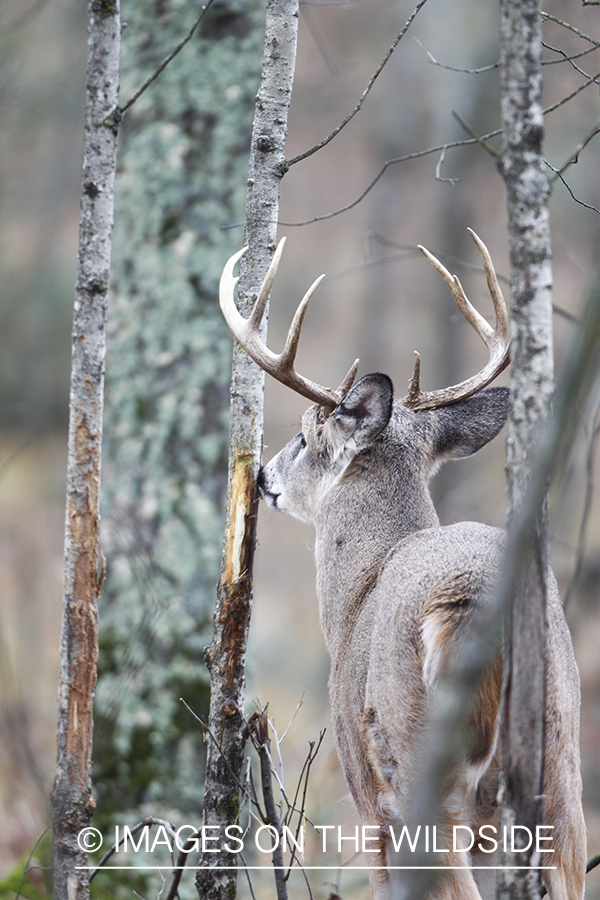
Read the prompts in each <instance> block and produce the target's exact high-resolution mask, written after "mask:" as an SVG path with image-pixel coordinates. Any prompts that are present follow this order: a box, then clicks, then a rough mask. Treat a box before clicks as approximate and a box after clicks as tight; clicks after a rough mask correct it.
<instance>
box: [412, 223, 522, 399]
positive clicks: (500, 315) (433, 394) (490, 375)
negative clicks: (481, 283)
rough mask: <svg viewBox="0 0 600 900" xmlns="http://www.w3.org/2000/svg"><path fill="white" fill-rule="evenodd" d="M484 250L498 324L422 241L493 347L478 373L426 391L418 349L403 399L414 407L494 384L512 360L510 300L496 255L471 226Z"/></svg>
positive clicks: (464, 311) (462, 308) (467, 316)
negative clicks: (473, 301)
mask: <svg viewBox="0 0 600 900" xmlns="http://www.w3.org/2000/svg"><path fill="white" fill-rule="evenodd" d="M467 231H468V232H469V234H470V235H471V237H472V238H473V240H474V241H475V243H476V244H477V247H478V249H479V252H480V253H481V258H482V260H483V268H484V270H485V277H486V279H487V283H488V289H489V292H490V294H491V297H492V301H493V304H494V311H495V314H496V324H495V326H494V328H492V326H491V325H490V324H489V323H488V322H486V320H485V319H484V318H483V316H481V315H480V314H479V313H478V312H477V310H476V309H475V307H474V306H472V305H471V303H470V302H469V300H468V299H467V295H466V294H465V292H464V290H463V287H462V285H461V283H460V281H459V280H458V276H456V275H451V274H450V272H449V271H448V270H447V269H446V268H445V267H444V266H443V265H442V264H441V262H440V261H439V260H438V259H436V258H435V256H433V254H432V253H430V252H429V250H426V249H425V247H421V246H420V245H419V250H421V251H422V253H424V254H425V256H426V257H427V259H428V260H429V262H430V263H431V264H432V266H433V267H434V268H435V269H437V271H438V272H439V273H440V275H441V276H442V278H443V279H444V281H445V282H446V284H447V285H448V287H449V288H450V292H451V293H452V296H453V297H454V301H455V303H456V305H457V306H458V308H459V309H460V311H461V313H462V314H463V316H464V317H465V319H466V320H467V322H469V324H470V325H472V326H473V328H474V329H475V331H476V332H477V334H478V335H479V337H480V338H481V340H482V341H483V343H484V344H485V345H486V347H487V348H488V349H489V351H490V358H489V361H488V363H487V365H486V366H484V368H483V369H482V370H481V371H480V372H479V373H478V374H477V375H472V376H471V378H467V379H466V380H465V381H461V382H460V384H455V385H453V386H452V387H447V388H442V389H441V390H438V391H422V390H421V388H420V368H421V360H420V357H419V354H418V353H417V352H416V351H415V368H414V371H413V375H412V378H411V381H410V384H409V388H408V394H407V395H406V397H403V398H402V400H401V401H400V402H401V403H403V404H404V406H408V407H410V409H435V408H436V407H438V406H448V405H449V404H450V403H455V402H456V401H457V400H462V399H464V398H465V397H471V396H472V395H473V394H476V393H477V392H478V391H480V390H481V389H482V388H484V387H486V385H488V384H490V383H491V382H492V381H493V380H494V378H495V377H496V376H497V375H499V374H500V372H502V370H503V369H505V368H506V366H507V365H508V363H509V362H510V341H509V338H508V313H507V310H506V303H505V301H504V297H503V296H502V291H501V290H500V285H499V284H498V279H497V277H496V273H495V271H494V266H493V264H492V258H491V256H490V254H489V251H488V249H487V247H486V246H485V244H484V243H483V241H482V240H481V238H479V237H477V235H476V234H475V232H474V231H472V230H471V229H470V228H468V229H467Z"/></svg>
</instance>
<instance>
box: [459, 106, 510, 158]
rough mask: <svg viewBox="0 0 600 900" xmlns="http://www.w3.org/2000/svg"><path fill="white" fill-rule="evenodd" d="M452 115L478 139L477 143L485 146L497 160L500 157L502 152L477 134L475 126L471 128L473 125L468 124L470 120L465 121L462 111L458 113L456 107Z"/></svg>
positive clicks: (468, 132)
mask: <svg viewBox="0 0 600 900" xmlns="http://www.w3.org/2000/svg"><path fill="white" fill-rule="evenodd" d="M452 115H453V116H454V118H455V119H456V121H457V122H458V123H459V125H462V127H463V128H464V129H465V131H466V132H467V134H470V135H471V137H472V138H474V139H475V140H476V141H477V143H478V144H479V145H480V146H481V147H483V149H484V150H485V151H486V152H487V153H489V154H490V156H492V157H493V158H494V159H495V160H496V161H497V160H499V159H500V152H499V151H498V150H496V149H495V148H494V147H492V145H491V144H489V143H488V142H487V141H485V140H484V139H483V138H482V137H480V136H479V135H478V134H477V132H476V131H475V130H474V129H473V128H471V126H470V125H469V124H468V122H465V120H464V119H463V117H462V116H461V115H460V113H458V112H457V111H456V110H455V109H453V110H452Z"/></svg>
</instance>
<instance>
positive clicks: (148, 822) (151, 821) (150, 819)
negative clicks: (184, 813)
mask: <svg viewBox="0 0 600 900" xmlns="http://www.w3.org/2000/svg"><path fill="white" fill-rule="evenodd" d="M152 825H162V826H163V828H164V829H165V830H166V831H168V832H169V833H170V834H171V835H172V836H176V834H177V832H176V831H175V829H174V828H173V825H172V824H171V822H168V821H167V820H166V819H157V818H155V817H154V816H146V818H145V819H142V821H141V822H138V823H137V825H134V826H133V828H129V829H128V833H127V834H123V837H122V838H120V839H119V840H118V841H116V842H115V843H114V844H113V845H112V847H111V848H110V849H109V850H107V851H106V853H105V854H104V856H103V857H102V859H101V860H100V862H99V863H98V865H97V866H96V868H95V869H93V870H92V872H91V874H90V883H91V882H92V881H93V880H94V878H95V877H96V875H97V874H98V872H99V871H100V869H101V868H102V867H103V866H104V864H105V863H106V862H107V861H108V860H109V859H110V858H111V856H112V855H113V853H116V852H117V850H118V849H119V847H120V846H121V844H123V843H124V842H125V841H126V840H127V838H128V837H133V835H134V834H137V833H138V831H141V830H142V828H149V827H151V826H152Z"/></svg>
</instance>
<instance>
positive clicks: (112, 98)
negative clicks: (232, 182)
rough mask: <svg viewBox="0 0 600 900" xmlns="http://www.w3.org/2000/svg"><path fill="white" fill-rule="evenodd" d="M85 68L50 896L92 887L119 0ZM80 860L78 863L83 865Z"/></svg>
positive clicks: (94, 25) (101, 13)
mask: <svg viewBox="0 0 600 900" xmlns="http://www.w3.org/2000/svg"><path fill="white" fill-rule="evenodd" d="M88 28H89V34H88V68H87V83H86V91H87V97H86V122H85V137H84V157H83V190H82V197H81V218H80V231H79V262H78V275H77V285H76V292H75V304H74V317H73V335H72V369H71V393H70V400H69V448H68V469H67V503H66V517H65V557H64V573H65V577H64V604H63V626H62V637H61V667H60V686H59V696H58V731H57V774H56V779H55V782H54V790H53V793H52V823H53V830H54V897H55V898H56V900H59V898H61V900H62V898H67V897H68V900H75V898H86V897H88V896H89V883H88V871H87V865H88V857H87V853H86V852H83V851H82V849H81V847H80V846H79V844H78V841H77V838H78V834H79V832H80V830H81V829H82V828H84V827H86V826H87V825H89V822H90V818H91V816H92V813H93V811H94V806H95V804H94V800H93V798H92V785H91V758H92V731H93V717H92V701H93V697H94V688H95V685H96V662H97V658H98V606H97V601H98V593H99V588H100V581H101V574H100V573H101V569H102V566H101V565H99V546H98V529H99V524H100V513H99V493H100V461H101V448H102V407H103V390H104V354H105V340H104V334H105V323H106V306H107V297H108V280H109V271H110V249H111V235H112V224H113V199H114V178H115V161H116V140H117V129H116V126H115V123H114V122H113V121H112V120H111V119H110V114H111V112H112V111H113V110H114V109H115V107H116V105H117V98H118V86H119V45H120V29H121V26H120V17H119V7H118V4H117V3H116V2H112V0H111V2H110V3H98V2H97V0H90V2H89V6H88ZM80 867H83V868H80Z"/></svg>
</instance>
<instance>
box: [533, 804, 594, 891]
mask: <svg viewBox="0 0 600 900" xmlns="http://www.w3.org/2000/svg"><path fill="white" fill-rule="evenodd" d="M571 802H572V801H571ZM573 805H574V804H573ZM557 837H558V840H557V841H556V843H555V845H554V846H555V850H554V853H546V854H544V856H543V857H542V865H544V866H552V867H554V868H549V869H545V870H544V871H543V872H542V881H543V883H544V885H545V887H546V890H547V891H548V897H549V900H582V898H583V895H584V890H585V867H586V855H587V852H586V851H587V848H586V829H585V822H584V820H583V812H581V809H579V810H576V809H572V810H571V811H570V822H569V824H568V826H567V827H566V828H565V827H564V826H563V834H562V835H561V834H560V832H559V834H558V836H557Z"/></svg>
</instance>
